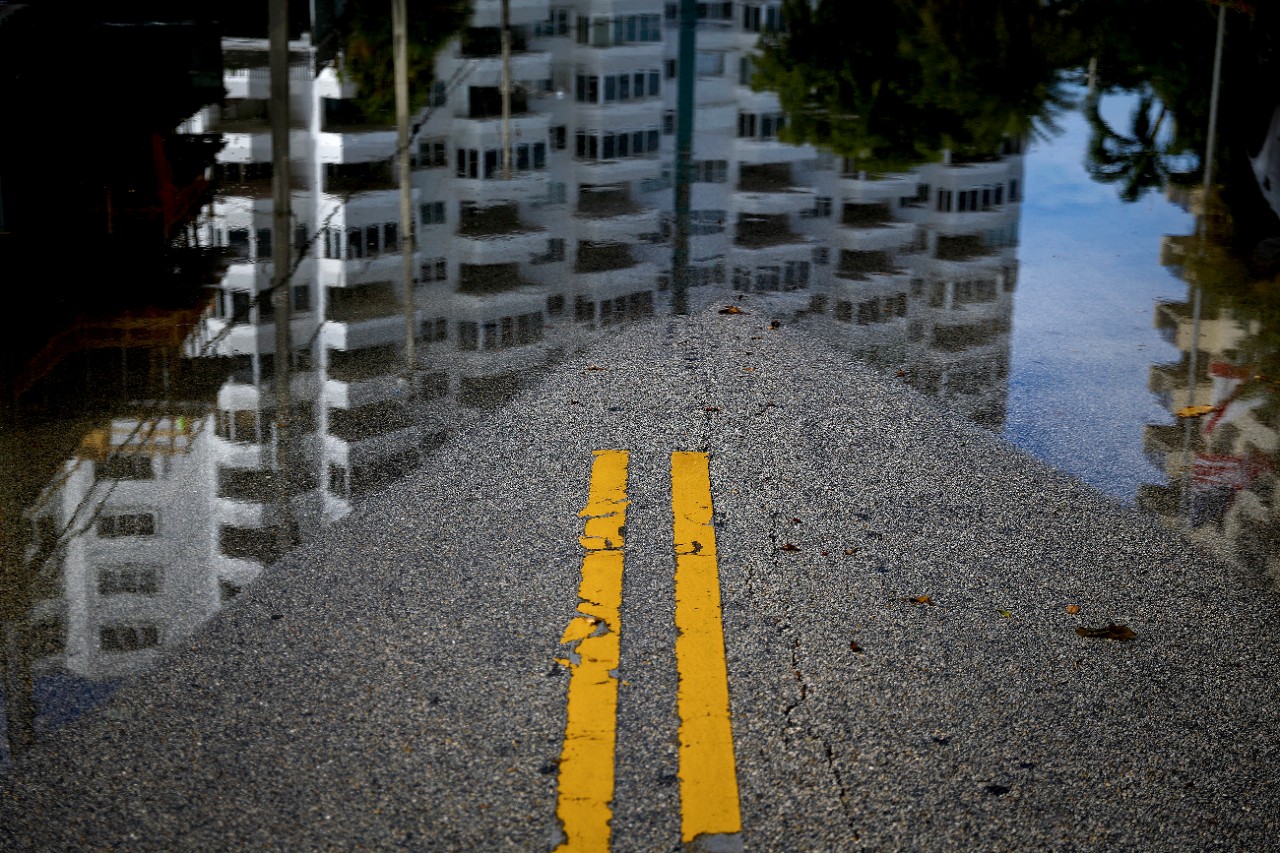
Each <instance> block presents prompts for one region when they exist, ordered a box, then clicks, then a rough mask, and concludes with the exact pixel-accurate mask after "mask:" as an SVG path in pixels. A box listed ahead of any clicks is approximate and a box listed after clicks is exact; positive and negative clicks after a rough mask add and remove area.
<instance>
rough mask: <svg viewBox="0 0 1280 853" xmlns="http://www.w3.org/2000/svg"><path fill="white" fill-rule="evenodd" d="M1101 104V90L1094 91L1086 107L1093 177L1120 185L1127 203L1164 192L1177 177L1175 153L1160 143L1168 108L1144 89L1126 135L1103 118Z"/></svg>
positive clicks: (1088, 158)
mask: <svg viewBox="0 0 1280 853" xmlns="http://www.w3.org/2000/svg"><path fill="white" fill-rule="evenodd" d="M1101 100H1102V95H1101V92H1100V90H1094V91H1093V92H1090V93H1089V95H1088V97H1086V98H1085V100H1084V104H1083V111H1084V116H1085V120H1086V121H1088V123H1089V129H1090V135H1089V145H1088V149H1087V154H1086V160H1085V168H1086V169H1087V170H1088V172H1089V175H1090V176H1091V177H1092V178H1093V179H1094V180H1096V181H1099V182H1101V183H1104V184H1119V185H1120V198H1121V199H1122V200H1123V201H1127V202H1133V201H1137V200H1138V199H1140V198H1142V196H1144V195H1145V194H1146V193H1147V192H1148V191H1150V190H1153V189H1157V190H1158V189H1162V188H1163V187H1164V185H1165V184H1166V183H1167V182H1168V181H1169V178H1170V177H1171V176H1172V175H1173V169H1171V167H1170V158H1171V157H1172V156H1173V154H1174V152H1173V151H1172V150H1171V149H1170V147H1169V146H1168V145H1167V144H1165V143H1162V142H1161V141H1160V131H1161V129H1162V128H1163V125H1164V121H1165V118H1166V117H1167V116H1168V114H1169V110H1168V108H1167V107H1166V106H1165V105H1164V104H1163V103H1161V102H1159V101H1157V100H1156V97H1155V95H1154V94H1153V93H1152V92H1151V91H1150V90H1145V89H1144V90H1143V91H1141V92H1140V94H1139V97H1138V104H1137V106H1135V107H1134V109H1133V112H1132V114H1131V115H1130V117H1129V132H1128V133H1127V134H1122V133H1118V132H1117V131H1116V130H1115V129H1114V128H1112V127H1111V125H1110V124H1108V123H1107V120H1106V119H1104V118H1103V117H1102V113H1101V109H1100V104H1101ZM1157 107H1158V111H1157ZM1153 112H1154V113H1155V117H1154V119H1153V118H1152V113H1153Z"/></svg>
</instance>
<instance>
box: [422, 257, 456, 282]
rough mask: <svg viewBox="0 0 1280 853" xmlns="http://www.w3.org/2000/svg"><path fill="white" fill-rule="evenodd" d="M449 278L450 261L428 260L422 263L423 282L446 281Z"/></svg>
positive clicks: (441, 259) (444, 259)
mask: <svg viewBox="0 0 1280 853" xmlns="http://www.w3.org/2000/svg"><path fill="white" fill-rule="evenodd" d="M448 277H449V261H448V259H446V258H428V259H427V260H425V261H423V262H422V272H421V279H420V280H421V281H445V280H446V279H447V278H448Z"/></svg>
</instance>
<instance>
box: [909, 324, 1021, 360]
mask: <svg viewBox="0 0 1280 853" xmlns="http://www.w3.org/2000/svg"><path fill="white" fill-rule="evenodd" d="M1009 336H1010V324H1009V322H1008V321H1005V322H1000V323H963V324H950V323H948V324H942V323H939V324H937V325H935V326H934V327H933V334H932V336H931V337H930V338H929V349H930V350H932V351H934V352H936V353H941V354H944V355H956V354H961V353H963V354H965V355H971V354H973V353H974V352H975V351H985V350H987V349H989V348H992V347H996V348H1004V347H1008V345H1009Z"/></svg>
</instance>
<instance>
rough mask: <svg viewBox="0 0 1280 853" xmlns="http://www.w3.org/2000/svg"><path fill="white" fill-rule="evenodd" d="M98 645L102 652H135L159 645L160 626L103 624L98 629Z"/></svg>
mask: <svg viewBox="0 0 1280 853" xmlns="http://www.w3.org/2000/svg"><path fill="white" fill-rule="evenodd" d="M98 643H99V647H100V648H101V649H102V650H103V651H104V652H136V651H138V650H139V649H153V648H155V647H156V646H158V645H160V628H159V626H156V625H134V624H118V625H103V626H102V628H100V629H99V631H98Z"/></svg>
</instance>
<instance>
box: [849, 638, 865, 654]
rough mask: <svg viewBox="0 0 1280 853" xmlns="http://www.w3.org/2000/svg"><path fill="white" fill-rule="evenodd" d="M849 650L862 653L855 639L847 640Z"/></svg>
mask: <svg viewBox="0 0 1280 853" xmlns="http://www.w3.org/2000/svg"><path fill="white" fill-rule="evenodd" d="M849 650H850V651H853V652H857V653H858V654H862V646H860V645H858V641H857V640H850V641H849Z"/></svg>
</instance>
